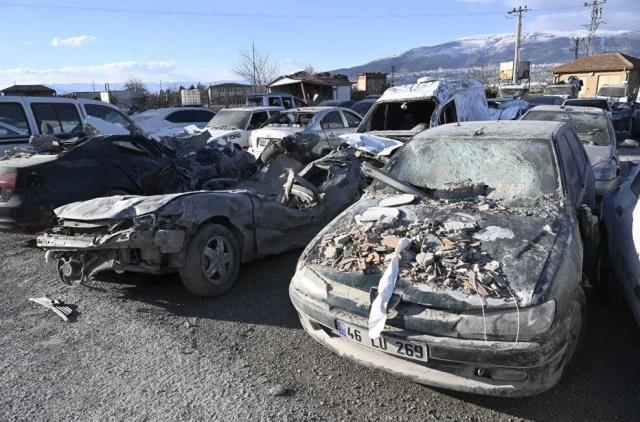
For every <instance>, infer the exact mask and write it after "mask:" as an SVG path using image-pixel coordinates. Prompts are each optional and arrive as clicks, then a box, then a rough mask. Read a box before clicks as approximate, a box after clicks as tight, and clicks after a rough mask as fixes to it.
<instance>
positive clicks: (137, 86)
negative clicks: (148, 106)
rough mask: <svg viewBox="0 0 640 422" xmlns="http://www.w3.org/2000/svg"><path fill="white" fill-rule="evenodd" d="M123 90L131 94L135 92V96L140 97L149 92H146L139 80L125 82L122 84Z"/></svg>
mask: <svg viewBox="0 0 640 422" xmlns="http://www.w3.org/2000/svg"><path fill="white" fill-rule="evenodd" d="M124 89H126V90H128V91H131V92H135V93H136V94H142V95H146V94H148V93H149V91H147V87H146V86H145V84H144V82H142V81H141V80H140V79H134V78H132V79H129V80H128V81H127V82H125V83H124Z"/></svg>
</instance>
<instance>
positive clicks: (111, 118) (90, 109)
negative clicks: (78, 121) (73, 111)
mask: <svg viewBox="0 0 640 422" xmlns="http://www.w3.org/2000/svg"><path fill="white" fill-rule="evenodd" d="M84 109H85V110H86V111H87V114H88V115H89V116H93V117H97V118H98V119H102V120H104V121H106V122H109V123H112V124H114V125H118V126H120V127H122V128H124V129H128V128H129V125H130V123H129V120H128V119H127V118H126V117H125V116H124V114H122V113H120V112H119V111H117V110H114V109H112V108H109V107H105V106H101V105H95V104H85V106H84Z"/></svg>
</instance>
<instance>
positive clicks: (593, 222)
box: [578, 205, 598, 241]
mask: <svg viewBox="0 0 640 422" xmlns="http://www.w3.org/2000/svg"><path fill="white" fill-rule="evenodd" d="M578 222H579V226H580V236H581V237H582V240H588V241H593V240H596V239H597V235H598V219H597V218H596V217H595V216H594V215H593V212H592V211H591V207H590V206H588V205H581V206H580V209H579V210H578Z"/></svg>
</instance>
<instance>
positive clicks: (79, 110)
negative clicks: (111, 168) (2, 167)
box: [0, 96, 133, 152]
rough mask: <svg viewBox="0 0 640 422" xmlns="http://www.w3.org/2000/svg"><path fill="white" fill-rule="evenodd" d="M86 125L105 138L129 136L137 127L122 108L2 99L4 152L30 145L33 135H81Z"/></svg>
mask: <svg viewBox="0 0 640 422" xmlns="http://www.w3.org/2000/svg"><path fill="white" fill-rule="evenodd" d="M85 122H86V123H89V124H90V125H92V126H93V127H95V128H96V129H97V130H98V131H99V132H100V133H103V134H105V135H128V134H129V133H130V130H131V127H132V126H133V122H132V121H131V120H130V119H129V118H128V117H127V116H125V115H124V114H123V113H122V111H120V109H118V108H117V107H115V106H114V105H112V104H109V103H104V102H102V101H96V100H88V99H77V100H76V99H73V98H63V97H17V96H0V152H2V151H5V150H7V149H10V148H13V147H17V146H23V145H26V144H27V143H28V142H29V137H30V136H31V135H37V134H49V135H55V136H57V137H59V138H62V139H65V138H72V137H74V136H78V135H80V134H82V133H83V132H82V126H83V124H84V123H85Z"/></svg>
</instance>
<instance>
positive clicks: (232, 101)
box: [208, 82, 265, 106]
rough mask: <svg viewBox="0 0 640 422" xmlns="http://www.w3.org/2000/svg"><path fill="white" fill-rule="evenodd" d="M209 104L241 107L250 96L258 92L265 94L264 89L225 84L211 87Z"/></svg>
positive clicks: (245, 85)
mask: <svg viewBox="0 0 640 422" xmlns="http://www.w3.org/2000/svg"><path fill="white" fill-rule="evenodd" d="M208 91H209V103H210V104H216V105H224V106H231V105H240V104H245V101H246V99H247V96H248V95H251V94H254V93H256V92H264V91H265V88H264V87H254V86H253V85H247V84H240V83H235V82H225V83H221V84H216V85H211V86H209V89H208Z"/></svg>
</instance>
